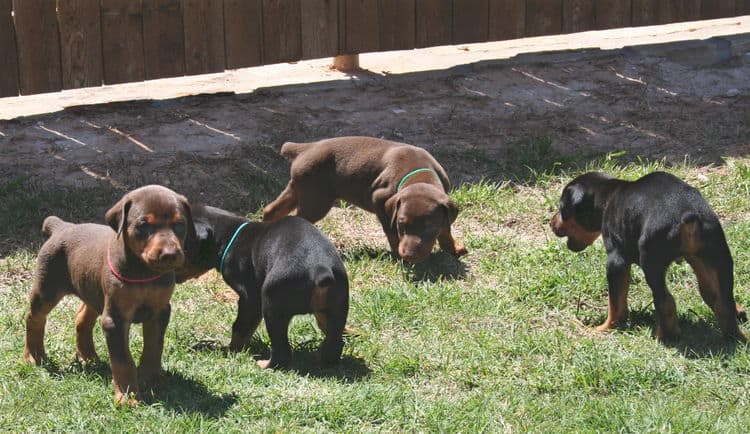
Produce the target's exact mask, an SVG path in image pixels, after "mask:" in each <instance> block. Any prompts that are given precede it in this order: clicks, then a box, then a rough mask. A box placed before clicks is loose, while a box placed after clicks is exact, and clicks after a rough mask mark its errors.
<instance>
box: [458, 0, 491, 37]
mask: <svg viewBox="0 0 750 434" xmlns="http://www.w3.org/2000/svg"><path fill="white" fill-rule="evenodd" d="M489 12H490V3H489V1H488V0H461V1H454V2H453V43H454V44H463V43H467V42H484V41H486V40H487V39H488V38H489V25H490V21H489Z"/></svg>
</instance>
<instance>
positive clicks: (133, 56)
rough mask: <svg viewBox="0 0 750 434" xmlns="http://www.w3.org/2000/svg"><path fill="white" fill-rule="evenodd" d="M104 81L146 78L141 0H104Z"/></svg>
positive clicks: (102, 3)
mask: <svg viewBox="0 0 750 434" xmlns="http://www.w3.org/2000/svg"><path fill="white" fill-rule="evenodd" d="M101 8H102V61H103V64H104V83H106V84H115V83H127V82H132V81H141V80H144V79H145V78H146V72H145V71H146V70H145V62H144V58H143V10H142V8H141V2H140V1H131V0H102V2H101Z"/></svg>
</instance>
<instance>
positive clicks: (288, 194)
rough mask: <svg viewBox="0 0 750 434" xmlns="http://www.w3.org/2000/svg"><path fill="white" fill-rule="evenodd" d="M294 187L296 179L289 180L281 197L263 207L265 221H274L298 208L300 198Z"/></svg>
mask: <svg viewBox="0 0 750 434" xmlns="http://www.w3.org/2000/svg"><path fill="white" fill-rule="evenodd" d="M294 188H295V187H294V181H289V183H288V184H287V185H286V188H285V189H284V191H282V192H281V194H280V195H279V197H278V198H276V200H274V201H273V202H271V203H270V204H268V205H267V206H266V207H265V208H263V221H266V222H272V221H276V220H279V219H281V218H283V217H285V216H287V215H289V213H291V212H292V211H294V210H295V208H297V205H298V203H299V200H298V198H297V192H296V191H295V190H294Z"/></svg>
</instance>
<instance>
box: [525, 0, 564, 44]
mask: <svg viewBox="0 0 750 434" xmlns="http://www.w3.org/2000/svg"><path fill="white" fill-rule="evenodd" d="M561 32H562V0H526V36H539V35H554V34H558V33H561Z"/></svg>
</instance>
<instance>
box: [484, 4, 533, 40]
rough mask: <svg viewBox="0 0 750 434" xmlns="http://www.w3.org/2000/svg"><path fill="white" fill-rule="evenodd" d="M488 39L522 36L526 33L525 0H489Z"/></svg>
mask: <svg viewBox="0 0 750 434" xmlns="http://www.w3.org/2000/svg"><path fill="white" fill-rule="evenodd" d="M489 15H490V19H489V29H488V30H489V39H490V40H491V41H501V40H503V39H516V38H522V37H524V35H525V34H526V0H490V10H489Z"/></svg>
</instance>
